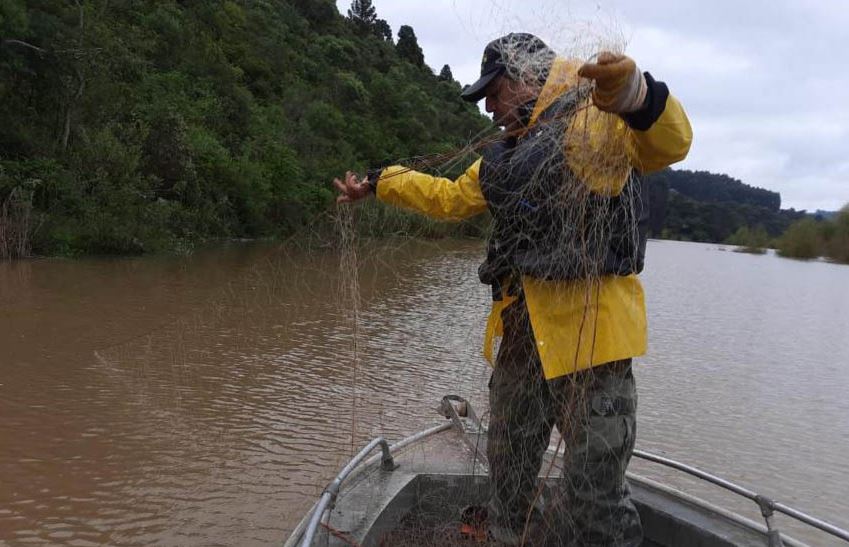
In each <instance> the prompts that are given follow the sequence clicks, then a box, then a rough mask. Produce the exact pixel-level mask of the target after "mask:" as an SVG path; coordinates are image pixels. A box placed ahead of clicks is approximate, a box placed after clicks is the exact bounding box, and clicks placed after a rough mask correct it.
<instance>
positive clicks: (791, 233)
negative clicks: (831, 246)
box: [777, 217, 822, 258]
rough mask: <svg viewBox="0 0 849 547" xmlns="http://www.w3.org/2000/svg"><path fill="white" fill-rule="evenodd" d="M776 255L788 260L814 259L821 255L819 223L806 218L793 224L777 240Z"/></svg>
mask: <svg viewBox="0 0 849 547" xmlns="http://www.w3.org/2000/svg"><path fill="white" fill-rule="evenodd" d="M777 248H778V254H779V255H781V256H786V257H790V258H816V257H818V256H821V255H822V241H821V238H820V226H819V223H818V222H817V221H816V220H814V219H813V218H810V217H807V218H803V219H802V220H799V221H797V222H794V223H793V224H792V225H791V226H790V227H789V228H788V229H787V231H786V232H785V233H784V234H783V235H782V236H781V237H780V238H779V239H778V245H777Z"/></svg>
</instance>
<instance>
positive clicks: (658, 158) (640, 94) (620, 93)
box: [578, 52, 693, 173]
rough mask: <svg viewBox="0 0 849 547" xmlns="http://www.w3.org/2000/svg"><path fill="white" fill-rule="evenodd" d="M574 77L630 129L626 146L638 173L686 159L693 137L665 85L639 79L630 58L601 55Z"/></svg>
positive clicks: (646, 76) (597, 103) (645, 76)
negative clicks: (588, 82)
mask: <svg viewBox="0 0 849 547" xmlns="http://www.w3.org/2000/svg"><path fill="white" fill-rule="evenodd" d="M578 74H579V75H581V76H583V77H586V78H590V79H593V80H594V81H595V89H594V90H593V103H594V104H595V106H596V107H597V108H598V109H599V110H602V111H605V112H610V113H614V114H618V115H619V116H620V117H621V119H622V120H623V121H624V122H625V124H626V125H627V126H628V127H629V128H630V131H628V132H627V136H626V142H625V146H626V151H627V155H628V159H629V160H630V163H631V165H633V166H634V167H635V168H636V169H638V170H639V171H640V172H642V173H650V172H653V171H658V170H660V169H663V168H664V167H667V166H669V165H671V164H673V163H675V162H677V161H681V160H682V159H684V158H685V157H686V156H687V152H688V151H689V150H690V144H691V142H692V140H693V131H692V128H691V127H690V121H689V120H688V119H687V114H686V113H685V112H684V109H683V107H682V106H681V104H680V103H679V102H678V101H677V100H676V99H675V98H674V97H672V96H671V95H670V94H669V89H668V88H667V87H666V84H664V83H663V82H658V81H655V79H654V78H652V76H651V75H650V74H649V73H648V72H645V73H641V72H640V71H639V69H638V68H637V66H636V64H635V63H634V61H633V60H632V59H630V58H629V57H626V56H624V55H616V54H612V53H607V52H604V53H601V54H599V56H598V61H597V62H596V63H587V64H585V65H583V66H582V67H581V68H580V69H579V71H578Z"/></svg>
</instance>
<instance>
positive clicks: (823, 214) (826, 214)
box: [811, 209, 840, 220]
mask: <svg viewBox="0 0 849 547" xmlns="http://www.w3.org/2000/svg"><path fill="white" fill-rule="evenodd" d="M839 212H840V211H823V210H822V209H817V210H816V211H814V212H813V213H811V214H812V215H813V217H814V218H818V219H822V220H831V219H832V218H834V217H836V216H837V215H838V213H839Z"/></svg>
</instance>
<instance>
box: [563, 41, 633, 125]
mask: <svg viewBox="0 0 849 547" xmlns="http://www.w3.org/2000/svg"><path fill="white" fill-rule="evenodd" d="M578 76H581V77H583V78H590V79H592V80H595V89H593V103H595V105H596V107H598V109H599V110H604V111H605V112H614V113H616V114H624V113H627V112H634V111H636V110H639V109H640V108H641V107H642V106H643V102H645V100H646V79H645V77H644V76H643V73H642V72H640V69H639V68H637V64H636V63H634V60H633V59H631V58H630V57H627V56H625V55H621V54H618V53H611V52H609V51H602V52H601V53H599V54H598V59H596V62H595V63H584V65H583V66H581V68H579V69H578Z"/></svg>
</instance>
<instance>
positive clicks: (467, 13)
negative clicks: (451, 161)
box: [337, 0, 849, 211]
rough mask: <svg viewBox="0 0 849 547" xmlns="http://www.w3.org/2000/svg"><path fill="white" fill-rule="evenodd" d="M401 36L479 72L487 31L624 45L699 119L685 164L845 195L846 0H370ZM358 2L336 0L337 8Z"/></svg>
mask: <svg viewBox="0 0 849 547" xmlns="http://www.w3.org/2000/svg"><path fill="white" fill-rule="evenodd" d="M373 3H374V6H375V7H376V8H377V14H378V17H380V18H383V19H386V20H387V21H388V22H389V25H390V26H391V27H392V31H393V33H394V34H395V36H396V39H397V33H398V28H399V27H400V26H401V25H410V26H412V27H413V29H414V30H415V32H416V36H417V37H418V41H419V45H420V46H421V47H422V50H423V51H424V55H425V62H426V63H427V64H428V65H430V67H431V68H433V69H434V70H435V71H437V72H438V71H439V70H440V69H441V68H442V65H444V64H448V65H450V66H451V71H452V72H453V74H454V78H455V79H457V80H459V81H460V82H461V83H462V84H469V83H471V82H473V81H474V80H476V79H477V77H478V74H479V70H480V58H481V54H482V53H483V48H484V46H485V45H486V43H487V42H488V41H489V40H491V39H493V38H496V37H498V36H500V35H502V34H506V33H507V32H511V31H523V32H532V33H534V34H537V35H538V36H540V37H541V38H543V39H544V40H545V41H546V42H548V43H549V45H551V46H552V47H554V48H555V49H557V50H558V51H559V52H561V53H563V54H566V55H573V56H574V55H577V56H581V57H582V58H585V57H586V56H587V55H588V54H589V52H591V51H595V50H596V49H598V48H599V47H602V46H605V45H608V46H609V45H614V46H615V45H619V46H620V47H621V46H623V45H624V46H625V53H627V54H628V55H630V56H631V57H633V58H634V59H635V60H636V61H637V64H638V65H639V66H640V68H641V69H643V70H648V71H649V72H651V73H652V75H653V76H655V78H656V79H659V80H662V81H664V82H666V83H667V84H668V85H669V88H670V91H671V92H672V93H673V94H674V95H675V96H677V97H678V98H679V99H680V100H681V102H682V103H683V104H684V108H685V109H686V110H687V113H688V115H689V116H690V121H691V122H692V124H693V132H694V140H693V147H692V149H691V150H690V155H689V157H688V158H687V159H686V160H685V161H683V162H681V163H679V164H676V165H675V167H677V168H684V169H693V170H707V171H712V172H714V173H725V174H728V175H730V176H732V177H735V178H737V179H740V180H742V181H743V182H745V183H746V184H751V185H754V186H760V187H762V188H767V189H770V190H775V191H778V192H781V198H782V207H783V208H788V207H794V208H796V209H808V210H810V211H813V210H816V209H827V210H835V209H838V208H840V207H842V206H843V205H844V204H846V203H849V57H848V56H847V54H846V53H845V51H846V49H847V47H849V1H847V0H807V1H805V0H771V1H766V0H734V1H731V0H712V1H710V2H707V1H703V0H642V1H634V0H595V1H587V0H580V1H570V0H524V1H519V0H488V1H487V0H428V1H426V2H422V1H413V0H373ZM350 4H351V2H350V0H338V1H337V6H338V8H339V11H340V12H341V13H342V14H346V13H347V10H348V8H349V7H350Z"/></svg>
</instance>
